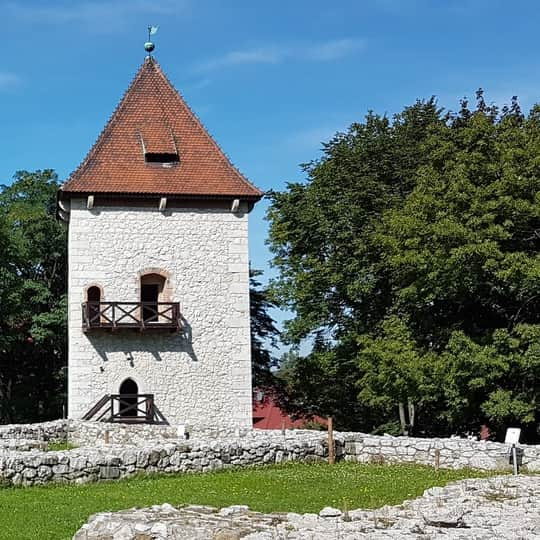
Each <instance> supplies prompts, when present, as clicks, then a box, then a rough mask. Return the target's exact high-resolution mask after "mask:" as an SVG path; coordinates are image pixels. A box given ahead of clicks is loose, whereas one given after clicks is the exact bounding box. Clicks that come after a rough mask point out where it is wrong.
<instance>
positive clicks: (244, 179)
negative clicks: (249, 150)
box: [152, 59, 264, 195]
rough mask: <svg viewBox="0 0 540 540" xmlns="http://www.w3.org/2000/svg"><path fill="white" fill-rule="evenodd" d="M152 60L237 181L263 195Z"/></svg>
mask: <svg viewBox="0 0 540 540" xmlns="http://www.w3.org/2000/svg"><path fill="white" fill-rule="evenodd" d="M152 60H153V65H154V67H155V68H156V71H157V73H158V75H160V76H161V77H163V79H164V80H165V82H166V83H167V84H168V85H169V86H170V87H171V88H172V89H173V90H174V92H175V94H176V96H177V97H178V98H179V99H180V101H181V102H182V104H183V105H184V106H185V107H186V109H187V111H188V112H189V114H190V115H191V117H192V118H193V120H195V122H196V123H197V124H198V125H199V126H200V127H201V128H202V130H203V131H204V132H205V133H206V134H207V135H208V138H209V140H210V142H211V143H212V145H213V146H214V148H215V149H216V150H217V151H218V152H219V154H220V156H221V157H222V158H223V159H224V160H225V161H226V162H227V164H228V165H230V166H231V167H232V168H233V169H234V171H235V172H236V173H237V175H238V177H239V179H240V180H241V181H242V182H244V183H245V184H246V185H247V186H248V187H250V188H252V189H255V190H257V191H258V192H259V193H260V194H261V195H263V194H264V193H263V192H262V191H261V190H260V189H259V188H258V187H257V186H255V185H254V184H253V183H251V182H250V181H249V180H248V179H247V178H246V177H245V175H244V174H243V173H242V171H240V169H238V167H237V166H236V165H235V164H234V163H233V162H232V161H231V160H230V159H229V157H228V156H227V154H225V152H224V151H223V149H222V148H221V147H220V146H219V144H218V143H217V142H216V140H215V139H214V137H213V136H212V134H211V133H210V130H209V129H208V128H207V127H206V126H205V125H204V123H203V122H202V120H201V119H200V118H199V117H198V116H197V114H196V113H195V112H194V111H193V109H192V108H191V107H190V105H189V103H188V102H187V101H186V100H185V99H184V97H183V95H182V93H181V92H180V91H179V90H178V89H177V88H176V86H175V85H174V84H173V83H172V82H171V81H170V80H169V78H168V77H167V75H165V73H164V72H163V70H162V69H161V66H160V65H159V62H158V61H157V60H154V59H152Z"/></svg>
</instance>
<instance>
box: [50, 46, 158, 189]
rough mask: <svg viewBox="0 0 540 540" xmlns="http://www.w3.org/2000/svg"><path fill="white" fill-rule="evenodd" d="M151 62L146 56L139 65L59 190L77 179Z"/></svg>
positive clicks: (150, 58)
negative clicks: (103, 123) (90, 143)
mask: <svg viewBox="0 0 540 540" xmlns="http://www.w3.org/2000/svg"><path fill="white" fill-rule="evenodd" d="M152 60H153V59H152V57H151V56H148V57H147V58H145V59H144V62H143V63H142V64H141V66H140V67H139V69H138V71H137V73H135V76H134V77H133V78H132V79H131V82H130V83H129V85H128V87H127V88H126V90H125V91H124V93H123V94H122V97H121V98H120V101H119V102H118V103H117V104H116V107H115V108H114V110H113V112H112V113H111V114H110V115H109V118H108V119H107V122H106V123H105V126H104V127H103V129H102V130H101V131H100V132H99V134H98V136H97V138H96V140H95V141H94V144H93V145H92V146H91V148H90V150H88V152H87V153H86V156H85V157H84V159H83V160H82V161H81V162H80V163H79V165H78V167H77V168H76V169H75V170H74V171H73V172H72V173H71V174H70V175H69V177H68V179H67V180H66V181H65V182H64V183H63V184H62V185H61V186H60V189H62V190H63V189H64V188H65V187H66V186H67V185H68V184H69V183H70V182H71V180H72V179H75V177H77V175H78V174H80V172H81V170H82V169H83V167H85V166H86V164H87V163H88V161H89V160H90V157H91V156H92V155H93V154H94V152H95V151H97V149H98V148H99V146H100V144H103V141H104V140H105V137H104V135H105V133H106V132H107V130H108V129H109V128H110V126H111V123H112V121H113V119H114V117H115V116H116V114H117V113H118V111H119V110H120V108H121V106H122V104H123V103H124V101H125V100H126V97H127V96H128V94H129V92H130V90H131V89H132V88H133V86H135V83H136V82H137V80H138V79H139V78H140V77H141V76H142V72H143V69H144V67H145V65H146V63H147V62H152Z"/></svg>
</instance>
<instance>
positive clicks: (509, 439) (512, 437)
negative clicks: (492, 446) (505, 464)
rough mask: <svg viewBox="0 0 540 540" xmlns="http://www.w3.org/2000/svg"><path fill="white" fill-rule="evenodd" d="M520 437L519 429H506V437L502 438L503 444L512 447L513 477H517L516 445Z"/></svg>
mask: <svg viewBox="0 0 540 540" xmlns="http://www.w3.org/2000/svg"><path fill="white" fill-rule="evenodd" d="M520 436H521V429H520V428H508V429H507V430H506V437H505V438H504V442H505V444H511V445H512V450H511V455H512V465H513V469H514V475H515V476H517V474H518V457H517V447H516V444H518V443H519V438H520Z"/></svg>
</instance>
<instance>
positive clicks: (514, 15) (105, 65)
mask: <svg viewBox="0 0 540 540" xmlns="http://www.w3.org/2000/svg"><path fill="white" fill-rule="evenodd" d="M539 16H540V5H539V4H538V3H537V2H535V1H520V0H515V1H513V2H512V3H509V2H504V1H502V0H500V1H499V0H475V1H472V0H440V1H437V0H431V1H429V0H356V1H355V0H337V1H334V2H327V1H319V0H289V1H282V0H273V1H271V2H262V1H258V0H251V1H244V0H228V1H225V0H222V1H219V0H176V1H174V0H73V1H54V0H49V1H35V0H34V1H31V0H25V1H14V0H0V20H1V21H2V56H1V60H0V112H1V116H0V126H1V130H0V143H1V146H0V148H1V150H0V184H2V183H4V184H6V183H9V182H10V181H11V177H12V175H13V173H14V172H15V171H16V170H18V169H27V170H33V169H38V168H41V169H43V168H53V169H55V170H56V171H57V172H58V174H59V175H60V178H61V179H65V178H66V177H67V176H68V175H69V173H70V172H71V171H72V170H73V169H74V168H75V167H76V166H77V164H78V163H79V162H80V161H81V160H82V158H83V157H84V156H85V154H86V152H87V151H88V149H89V148H90V146H91V145H92V144H93V142H94V141H95V139H96V137H97V135H98V133H99V132H100V131H101V129H102V128H103V126H104V124H105V122H106V120H107V118H108V117H109V115H110V114H111V112H112V111H113V109H114V108H115V106H116V104H117V103H118V101H119V99H120V98H121V96H122V94H123V92H124V91H125V89H126V88H127V86H128V84H129V82H130V81H131V79H132V77H133V75H134V74H135V72H136V71H137V69H138V67H139V65H140V64H141V62H142V61H143V59H144V54H145V53H144V50H143V43H144V41H145V39H146V27H147V25H148V24H156V25H159V27H160V29H159V32H158V34H157V35H156V36H155V42H156V45H157V48H156V51H155V56H156V58H157V59H158V61H159V62H160V64H161V66H162V67H163V69H164V70H165V72H166V73H167V74H168V76H169V78H170V80H171V81H172V82H173V83H174V84H175V86H176V87H177V88H178V89H179V90H180V91H181V92H182V94H183V95H184V96H185V98H186V99H187V101H188V103H189V104H190V105H191V107H192V108H193V110H194V111H195V113H196V114H197V115H198V116H199V117H200V118H201V120H202V121H203V123H204V124H205V125H206V126H207V128H208V129H209V131H210V133H211V134H212V135H213V136H214V137H215V138H216V139H217V141H218V143H219V144H220V145H221V147H222V148H223V149H224V150H225V152H226V153H227V154H228V155H229V156H230V157H231V159H232V161H233V162H234V163H235V165H236V166H237V167H238V168H239V169H240V170H241V171H242V172H243V173H244V174H245V175H246V176H247V177H248V178H249V179H251V180H252V181H253V182H254V183H255V184H256V185H257V186H259V187H260V188H262V189H264V190H268V189H278V190H279V189H282V188H283V187H284V185H285V182H286V181H295V180H302V179H303V174H302V172H301V170H300V168H299V166H298V164H299V163H303V162H307V161H310V160H312V159H314V158H316V157H317V156H318V155H319V152H320V147H321V142H322V141H325V140H328V139H329V138H330V137H331V135H332V134H333V133H334V132H336V131H337V130H344V129H346V127H347V126H348V125H349V124H350V123H351V122H353V121H358V120H361V119H362V117H363V116H364V114H365V113H366V112H367V111H368V110H369V109H372V110H374V111H376V112H379V113H388V114H392V113H394V112H397V111H399V110H400V109H401V108H402V107H403V106H404V105H407V104H410V103H412V102H413V101H414V100H415V99H416V98H426V97H430V96H431V95H436V96H437V97H438V99H439V102H440V104H441V105H444V106H446V107H449V108H453V109H455V108H457V106H458V99H459V98H460V97H461V96H463V95H468V96H474V92H475V90H476V89H477V88H478V87H480V86H481V87H483V88H484V89H485V91H486V98H487V100H488V101H495V102H497V103H500V104H502V103H504V102H508V101H509V100H510V98H511V96H512V95H514V94H516V95H518V96H519V97H520V101H521V103H522V105H523V106H524V107H525V108H528V107H530V106H531V105H532V104H533V103H535V102H536V101H537V100H538V98H539V94H540V92H538V90H537V88H539V84H540V69H539V67H540V66H539V64H540V60H539V55H538V50H539V45H538V37H537V36H538V21H539V20H540V17H539ZM265 208H266V203H264V202H263V203H260V204H259V205H258V206H257V207H256V209H255V210H254V211H253V212H252V214H251V216H250V226H251V258H252V262H253V266H254V267H255V268H261V269H264V270H265V271H266V275H267V276H268V275H271V273H272V271H271V270H269V268H268V261H269V258H270V255H269V253H268V250H267V248H266V247H265V239H266V235H267V225H266V223H265V222H264V213H265ZM279 318H281V316H279Z"/></svg>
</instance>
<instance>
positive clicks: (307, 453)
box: [0, 433, 328, 485]
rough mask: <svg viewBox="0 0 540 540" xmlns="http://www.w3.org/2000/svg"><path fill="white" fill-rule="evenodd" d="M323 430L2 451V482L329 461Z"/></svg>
mask: <svg viewBox="0 0 540 540" xmlns="http://www.w3.org/2000/svg"><path fill="white" fill-rule="evenodd" d="M327 453H328V452H327V448H326V447H325V446H324V440H323V439H322V438H321V435H320V434H315V435H314V434H304V435H303V436H301V437H298V436H296V435H295V434H294V433H289V434H288V436H286V437H283V436H280V437H278V436H276V435H271V434H269V435H266V434H264V435H254V436H251V437H245V438H242V439H241V438H239V439H235V440H224V439H221V440H216V441H198V442H189V443H188V442H179V441H176V442H170V443H157V444H154V445H147V446H144V447H135V446H126V445H110V444H109V445H101V446H94V447H90V446H88V447H81V448H76V449H74V450H69V451H57V452H39V451H30V452H4V453H2V452H1V451H0V482H1V483H4V484H13V485H35V484H45V483H48V482H61V483H62V482H63V483H65V482H75V483H85V482H92V481H96V480H110V479H118V478H124V477H129V476H133V475H134V474H138V473H146V474H151V473H180V472H204V471H211V470H218V469H225V468H229V467H235V466H252V465H260V464H266V463H281V462H283V461H313V460H323V459H324V458H325V456H326V455H327Z"/></svg>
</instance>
